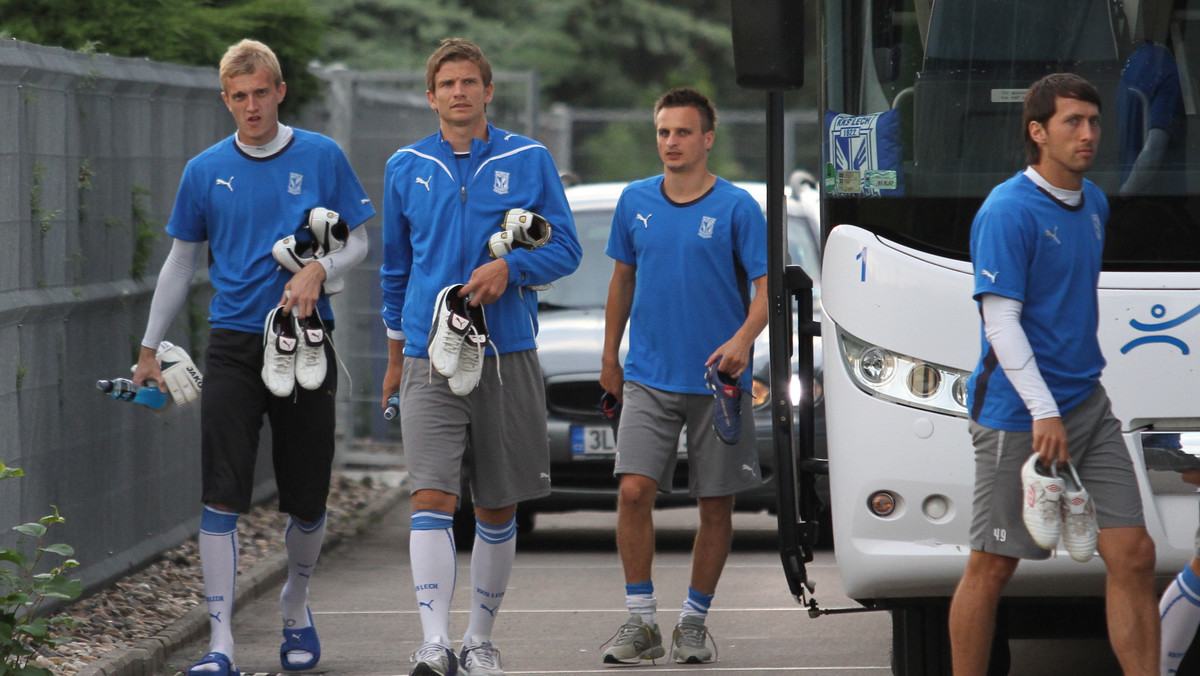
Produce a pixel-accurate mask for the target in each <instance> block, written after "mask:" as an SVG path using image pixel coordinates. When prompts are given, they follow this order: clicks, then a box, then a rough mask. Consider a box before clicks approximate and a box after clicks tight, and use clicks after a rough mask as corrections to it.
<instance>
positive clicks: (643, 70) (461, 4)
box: [321, 0, 759, 108]
mask: <svg viewBox="0 0 1200 676" xmlns="http://www.w3.org/2000/svg"><path fill="white" fill-rule="evenodd" d="M321 9H322V11H323V12H325V21H326V22H327V25H328V30H327V31H326V35H325V46H326V54H327V56H328V57H329V58H330V59H331V60H333V61H338V62H342V63H344V64H345V65H347V66H349V67H351V68H356V69H363V70H391V69H396V70H424V68H425V59H426V58H428V56H429V54H430V53H431V52H432V51H433V50H434V49H435V48H436V46H437V43H438V41H439V40H441V39H442V38H446V37H452V36H460V37H465V38H468V39H470V40H472V41H473V42H475V43H476V44H478V45H479V46H480V47H481V48H482V49H483V50H484V53H486V54H487V55H488V58H489V60H491V62H492V66H493V67H494V68H496V69H499V70H534V71H537V73H538V75H539V78H540V80H541V82H542V94H543V100H544V102H546V103H549V102H551V101H563V102H566V103H569V104H571V105H576V106H585V107H615V108H619V107H629V106H646V105H650V104H651V103H652V102H653V101H654V100H655V99H656V98H657V97H658V95H659V94H661V93H662V92H663V91H665V90H666V89H667V88H669V87H673V86H679V85H688V86H692V87H696V88H697V89H700V90H702V91H705V92H706V93H708V94H710V95H713V96H715V97H716V99H717V100H718V101H719V102H720V105H722V106H723V107H731V108H732V107H742V106H745V105H747V104H751V105H756V104H757V103H758V101H759V96H758V95H757V94H756V93H753V92H751V93H747V92H744V91H742V90H740V89H739V88H738V87H737V86H736V84H735V81H734V80H735V78H734V71H733V48H732V38H731V35H730V29H729V17H730V6H729V2H728V0H722V1H720V2H698V1H696V0H555V2H543V1H542V0H507V1H506V2H495V1H494V0H445V1H444V2H440V3H430V2H425V1H424V0H329V1H328V2H324V3H322V5H321ZM751 102H753V103H751Z"/></svg>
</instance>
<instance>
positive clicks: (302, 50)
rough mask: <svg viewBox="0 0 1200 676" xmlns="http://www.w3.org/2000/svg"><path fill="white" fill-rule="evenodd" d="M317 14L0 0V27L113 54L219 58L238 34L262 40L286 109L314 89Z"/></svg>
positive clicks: (304, 6)
mask: <svg viewBox="0 0 1200 676" xmlns="http://www.w3.org/2000/svg"><path fill="white" fill-rule="evenodd" d="M322 27H323V24H322V19H321V16H320V14H319V13H318V12H317V11H316V10H315V9H314V8H313V5H312V3H311V2H310V1H309V0H56V1H55V2H45V1H44V0H0V32H2V33H3V34H5V35H9V36H11V37H15V38H17V39H19V40H24V41H26V42H33V43H37V44H42V45H54V46H59V47H64V48H66V49H73V50H83V51H98V52H103V53H107V54H112V55H114V56H133V57H146V58H149V59H154V60H156V61H169V62H174V63H185V64H191V65H199V66H216V65H217V63H218V62H219V61H220V60H221V56H222V55H223V54H224V53H225V49H226V48H227V47H228V46H229V45H231V44H233V43H234V42H237V41H238V40H241V39H242V38H254V39H257V40H261V41H263V42H265V43H266V44H267V45H269V46H270V47H271V49H272V50H274V51H275V54H276V55H277V56H278V57H279V62H280V66H281V67H282V69H283V74H284V79H285V80H287V83H288V97H287V99H286V100H285V101H284V108H285V109H286V110H298V109H299V106H300V105H301V104H302V103H303V102H304V101H305V100H307V99H309V98H311V97H312V96H314V95H315V94H316V93H317V87H318V83H317V80H316V78H314V77H313V76H312V75H310V74H309V73H308V70H307V65H308V62H309V61H311V60H312V59H316V58H319V57H320V56H321V52H320V48H321V37H322Z"/></svg>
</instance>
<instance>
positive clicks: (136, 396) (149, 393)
mask: <svg viewBox="0 0 1200 676" xmlns="http://www.w3.org/2000/svg"><path fill="white" fill-rule="evenodd" d="M96 387H97V388H98V389H99V390H100V391H101V392H104V393H105V394H107V395H108V396H110V397H112V398H113V399H116V400H117V401H132V402H134V403H137V404H141V405H142V406H149V407H150V408H155V409H160V408H162V407H164V406H166V405H167V393H166V392H160V391H159V390H158V386H157V385H155V384H153V381H149V380H148V381H146V385H145V386H144V387H138V386H137V385H134V384H133V381H132V380H130V379H128V378H114V379H112V380H97V381H96Z"/></svg>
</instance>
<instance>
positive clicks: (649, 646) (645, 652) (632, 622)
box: [601, 615, 667, 664]
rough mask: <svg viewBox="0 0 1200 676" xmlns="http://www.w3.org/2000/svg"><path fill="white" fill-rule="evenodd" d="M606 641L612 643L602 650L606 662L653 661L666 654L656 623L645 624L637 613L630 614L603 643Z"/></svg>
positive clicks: (634, 662) (630, 662) (635, 662)
mask: <svg viewBox="0 0 1200 676" xmlns="http://www.w3.org/2000/svg"><path fill="white" fill-rule="evenodd" d="M608 643H612V645H611V646H609V647H608V650H605V651H604V661H605V663H607V664H637V663H638V662H639V661H640V660H651V661H653V660H656V659H658V658H660V657H662V656H664V655H666V654H667V651H666V650H663V645H662V633H661V632H660V631H659V630H658V625H657V624H645V623H643V622H642V618H641V617H639V616H637V615H630V616H629V619H628V620H625V624H622V625H621V628H620V629H618V630H617V633H616V634H613V637H612V638H610V639H608V641H606V642H605V645H607V644H608ZM601 647H604V646H601Z"/></svg>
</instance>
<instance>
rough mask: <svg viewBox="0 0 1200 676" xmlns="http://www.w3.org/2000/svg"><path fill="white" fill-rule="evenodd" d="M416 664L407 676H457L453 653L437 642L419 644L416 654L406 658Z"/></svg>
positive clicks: (455, 660)
mask: <svg viewBox="0 0 1200 676" xmlns="http://www.w3.org/2000/svg"><path fill="white" fill-rule="evenodd" d="M408 659H409V661H410V662H416V663H417V664H416V666H414V667H413V668H412V671H410V672H408V676H457V674H458V658H457V657H455V656H454V651H453V650H451V649H450V648H447V647H446V646H444V645H442V644H441V643H439V642H437V641H430V642H429V643H423V644H421V647H420V648H417V652H415V653H413V654H412V657H410V658H408Z"/></svg>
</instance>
